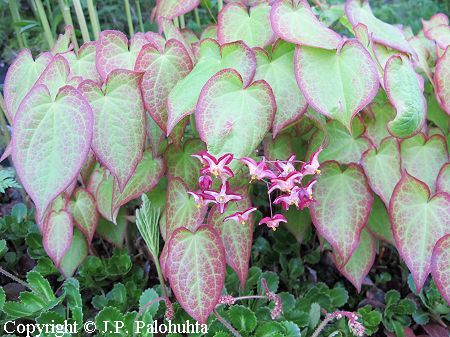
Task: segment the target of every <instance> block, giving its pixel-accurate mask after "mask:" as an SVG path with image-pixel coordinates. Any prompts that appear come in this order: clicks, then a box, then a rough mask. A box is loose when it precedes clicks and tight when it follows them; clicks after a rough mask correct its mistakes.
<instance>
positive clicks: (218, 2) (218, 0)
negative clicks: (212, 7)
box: [217, 0, 223, 12]
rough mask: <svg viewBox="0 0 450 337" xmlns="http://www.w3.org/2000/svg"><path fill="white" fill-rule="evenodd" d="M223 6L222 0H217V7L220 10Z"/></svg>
mask: <svg viewBox="0 0 450 337" xmlns="http://www.w3.org/2000/svg"><path fill="white" fill-rule="evenodd" d="M222 8H223V0H217V9H218V11H219V12H220V11H221V10H222Z"/></svg>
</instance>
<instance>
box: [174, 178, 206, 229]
mask: <svg viewBox="0 0 450 337" xmlns="http://www.w3.org/2000/svg"><path fill="white" fill-rule="evenodd" d="M188 191H189V188H188V187H187V186H186V183H185V182H184V181H182V180H181V179H180V178H173V177H170V178H169V183H168V185H167V195H166V238H170V236H171V235H172V233H173V232H174V231H175V230H176V229H177V228H180V227H184V228H187V229H189V230H193V231H195V230H196V229H197V228H198V226H200V225H201V224H202V223H203V220H204V219H205V215H206V211H207V209H208V208H207V207H206V206H201V207H198V205H197V204H196V203H195V201H194V198H193V197H191V196H190V195H189V194H188Z"/></svg>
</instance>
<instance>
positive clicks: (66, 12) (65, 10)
mask: <svg viewBox="0 0 450 337" xmlns="http://www.w3.org/2000/svg"><path fill="white" fill-rule="evenodd" d="M58 2H59V9H60V10H61V13H62V16H63V19H64V23H65V24H66V25H67V26H72V27H73V20H72V15H71V14H70V7H69V5H68V4H67V2H66V1H65V0H58ZM71 41H72V44H73V48H74V49H75V51H78V41H77V36H76V35H75V32H74V33H73V34H72V36H71Z"/></svg>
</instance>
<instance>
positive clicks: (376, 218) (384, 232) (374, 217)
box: [366, 195, 395, 246]
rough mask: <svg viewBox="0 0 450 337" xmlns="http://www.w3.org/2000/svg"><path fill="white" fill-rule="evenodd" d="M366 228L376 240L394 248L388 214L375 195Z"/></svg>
mask: <svg viewBox="0 0 450 337" xmlns="http://www.w3.org/2000/svg"><path fill="white" fill-rule="evenodd" d="M366 228H367V229H368V230H369V231H370V232H371V233H372V234H373V235H374V236H375V237H377V238H378V239H380V240H383V241H385V242H388V243H390V244H391V245H393V246H395V240H394V235H393V234H392V230H391V221H390V219H389V214H388V212H387V209H386V206H385V205H384V203H383V201H382V200H381V199H380V198H379V197H378V196H376V195H375V196H374V199H373V205H372V210H371V212H370V216H369V220H368V221H367V226H366Z"/></svg>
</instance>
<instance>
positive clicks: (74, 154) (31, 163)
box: [12, 85, 93, 221]
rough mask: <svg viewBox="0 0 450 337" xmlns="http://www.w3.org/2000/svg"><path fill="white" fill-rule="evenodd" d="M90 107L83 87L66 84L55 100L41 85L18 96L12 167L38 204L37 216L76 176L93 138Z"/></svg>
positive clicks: (41, 214)
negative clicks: (19, 101)
mask: <svg viewBox="0 0 450 337" xmlns="http://www.w3.org/2000/svg"><path fill="white" fill-rule="evenodd" d="M92 124H93V116H92V110H91V107H90V106H89V104H88V102H87V101H86V100H85V99H84V97H83V96H82V95H81V93H80V92H79V91H78V90H77V89H75V88H73V87H69V86H66V87H64V88H62V89H61V90H60V91H59V93H58V95H57V96H56V98H55V99H54V100H53V99H52V98H51V96H50V92H49V90H48V89H47V87H45V86H44V85H38V86H35V87H34V88H33V89H32V90H31V91H30V93H29V94H28V95H27V96H26V98H25V99H24V100H23V101H22V103H21V105H20V107H19V110H18V112H17V115H16V118H15V125H14V132H13V135H12V143H13V152H12V158H13V162H14V167H15V168H16V170H17V175H18V177H19V178H20V181H21V183H22V185H23V187H24V188H25V190H26V191H27V193H28V194H29V195H30V197H31V199H32V200H33V202H34V204H35V205H36V213H37V217H38V220H39V221H40V220H42V219H43V215H44V213H45V211H46V210H47V208H48V206H49V205H50V204H51V202H52V201H53V200H54V199H55V198H56V196H58V195H59V194H60V193H61V192H63V191H64V190H66V189H67V187H68V186H69V185H70V184H71V183H72V182H73V181H74V180H75V179H76V178H77V176H78V174H79V172H80V170H81V168H82V166H83V164H84V162H85V160H86V158H87V156H88V153H89V149H90V145H91V140H92Z"/></svg>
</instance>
